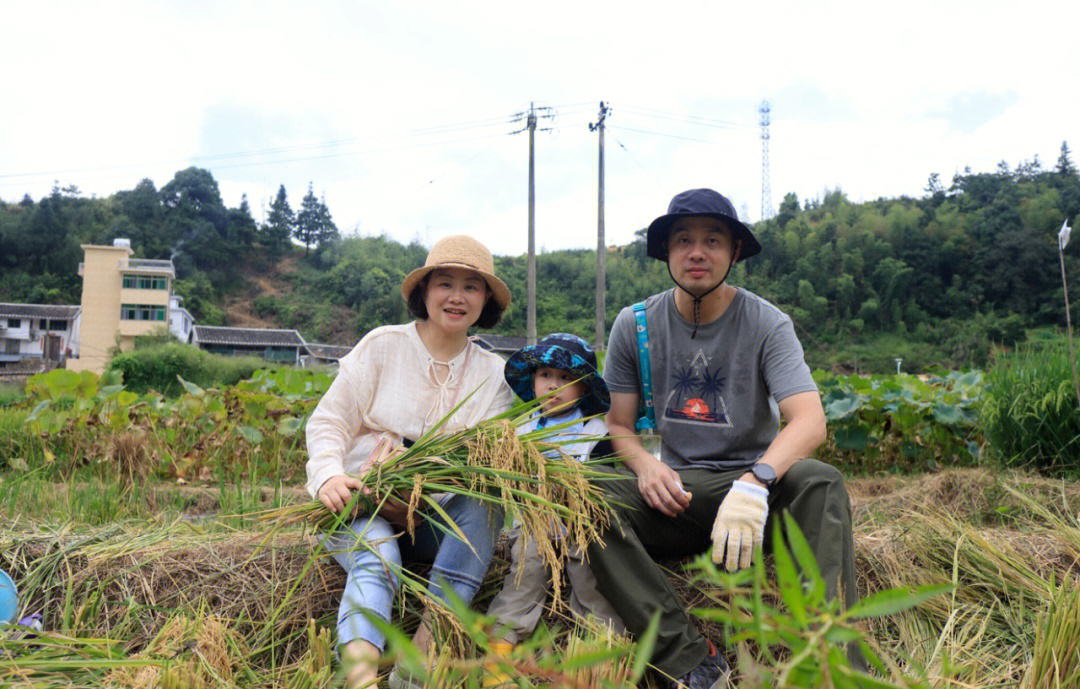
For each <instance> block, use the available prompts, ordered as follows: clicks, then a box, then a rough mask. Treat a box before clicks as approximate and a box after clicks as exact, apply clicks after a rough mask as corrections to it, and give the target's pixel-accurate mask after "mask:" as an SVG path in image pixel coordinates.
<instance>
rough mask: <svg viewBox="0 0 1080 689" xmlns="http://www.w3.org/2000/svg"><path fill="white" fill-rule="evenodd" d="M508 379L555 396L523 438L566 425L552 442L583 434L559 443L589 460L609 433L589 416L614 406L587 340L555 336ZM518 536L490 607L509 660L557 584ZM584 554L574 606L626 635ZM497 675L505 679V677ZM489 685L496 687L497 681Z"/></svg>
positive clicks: (512, 364)
mask: <svg viewBox="0 0 1080 689" xmlns="http://www.w3.org/2000/svg"><path fill="white" fill-rule="evenodd" d="M504 376H505V377H506V382H507V383H509V385H510V387H511V389H513V391H514V393H515V394H517V396H518V397H520V398H521V399H522V400H525V401H528V400H531V399H536V398H538V397H543V396H545V395H548V394H551V397H550V398H548V400H547V401H546V402H544V404H543V406H542V407H541V409H540V411H539V412H538V413H537V415H536V416H535V417H534V418H533V419H531V420H530V421H528V422H526V423H525V424H523V425H522V426H521V427H519V429H518V433H519V434H520V433H528V432H529V431H533V430H536V429H537V428H543V427H545V426H556V425H560V426H561V425H566V429H565V430H564V431H562V432H561V433H560V434H559V435H557V436H554V437H552V438H551V440H552V441H555V442H561V441H567V440H572V439H573V438H575V437H580V438H581V441H580V442H576V443H566V444H563V445H561V446H560V447H561V449H562V451H563V452H564V453H565V454H566V455H568V456H570V457H573V458H574V459H576V460H577V461H579V462H583V461H585V460H586V459H588V458H589V454H590V452H592V450H593V448H594V446H595V445H596V444H597V441H598V440H600V438H601V437H602V436H604V435H605V434H607V425H606V424H605V423H604V419H603V418H601V417H597V418H591V419H590V418H588V417H590V416H594V415H596V414H603V413H604V412H606V411H607V410H608V409H609V408H610V407H611V398H610V395H609V394H608V389H607V385H606V384H605V383H604V379H603V378H601V377H600V374H599V373H598V372H597V370H596V354H595V353H594V352H593V350H592V347H590V346H589V344H588V343H587V342H585V340H583V339H581V338H580V337H577V336H575V335H569V334H566V333H557V334H554V335H548V336H547V337H545V338H543V339H541V340H540V341H539V342H538V343H536V344H535V345H532V346H529V347H525V348H523V349H520V350H518V351H517V352H514V354H513V355H511V357H510V359H509V360H507V362H506V368H505V369H504ZM560 388H561V389H560ZM556 391H557V392H556ZM552 393H553V394H552ZM519 536H520V533H519V531H518V529H517V528H515V529H514V530H513V531H512V532H511V537H512V538H513V539H514V543H513V545H512V547H511V551H510V552H511V556H512V562H511V565H510V571H509V572H508V573H507V575H506V579H505V580H504V581H503V585H502V590H501V591H499V594H498V595H497V596H495V598H494V600H492V602H491V607H490V608H488V615H491V616H493V617H495V624H496V629H497V630H498V631H497V633H498V634H499V635H500V636H501V639H502V640H501V641H496V642H495V643H494V644H492V648H493V649H494V650H495V652H496V653H499V654H503V655H505V654H508V653H509V651H510V650H511V649H512V648H513V646H514V645H515V644H516V643H517V642H518V641H520V640H521V639H523V638H527V637H528V636H529V635H531V634H532V632H533V630H534V629H536V624H537V622H539V620H540V614H541V612H543V608H544V599H545V598H546V597H547V592H548V589H549V588H550V587H551V582H550V578H551V577H550V573H549V572H548V571H547V568H546V567H545V566H544V564H543V562H542V561H541V559H540V555H539V554H538V553H537V548H536V543H532V542H531V543H529V544H528V545H527V546H525V545H523V544H522V541H521V539H520V538H519ZM581 555H582V554H581V553H580V552H575V553H572V554H570V557H569V560H568V562H567V564H566V572H567V575H568V576H569V578H570V584H571V587H572V591H571V595H570V608H571V609H572V610H573V611H574V612H575V613H578V614H580V615H585V614H592V615H593V616H594V617H596V618H597V619H599V620H600V621H601V622H603V623H606V624H610V625H612V627H613V629H614V630H615V631H617V632H622V631H623V623H622V620H621V619H620V618H619V616H618V614H617V613H616V612H615V610H614V609H613V608H612V607H611V605H610V604H609V603H608V602H607V600H606V599H605V598H604V597H603V596H602V595H600V593H599V591H597V589H596V579H595V577H593V573H592V570H591V569H589V565H588V563H587V562H584V561H583V559H582V557H581ZM496 678H497V681H499V682H501V681H503V680H504V679H505V678H503V677H501V676H496ZM485 685H486V686H492V684H490V683H485Z"/></svg>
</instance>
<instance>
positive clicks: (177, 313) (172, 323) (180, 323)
mask: <svg viewBox="0 0 1080 689" xmlns="http://www.w3.org/2000/svg"><path fill="white" fill-rule="evenodd" d="M183 300H184V298H183V297H181V296H180V295H179V294H170V295H169V332H171V333H172V334H173V335H175V336H176V337H177V339H179V340H180V341H181V342H189V341H190V340H191V329H192V328H193V327H195V319H194V318H193V317H192V315H191V313H189V312H188V310H187V309H185V308H184V307H183V306H180V302H182V301H183Z"/></svg>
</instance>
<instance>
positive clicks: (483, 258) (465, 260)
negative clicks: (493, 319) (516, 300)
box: [401, 234, 510, 309]
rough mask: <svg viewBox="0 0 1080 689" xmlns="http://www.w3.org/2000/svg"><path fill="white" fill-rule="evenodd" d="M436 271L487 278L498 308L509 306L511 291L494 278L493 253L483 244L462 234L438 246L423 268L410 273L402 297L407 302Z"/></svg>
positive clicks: (433, 249)
mask: <svg viewBox="0 0 1080 689" xmlns="http://www.w3.org/2000/svg"><path fill="white" fill-rule="evenodd" d="M437 268H466V269H468V270H473V271H476V272H477V273H479V274H480V275H481V277H483V278H484V282H486V283H487V286H488V289H490V290H491V292H492V294H493V295H494V299H495V303H496V304H498V305H499V306H500V307H501V308H504V309H505V308H506V307H507V305H508V304H509V303H510V289H509V288H508V287H507V286H506V283H505V282H503V281H502V280H500V279H499V278H497V277H495V262H494V261H493V260H492V258H491V252H490V251H488V249H487V247H486V246H484V245H483V244H481V243H480V242H478V241H476V240H475V239H473V238H472V237H469V236H467V235H463V234H456V235H451V236H449V237H443V238H442V239H440V240H439V241H437V242H435V246H433V247H431V251H429V252H428V255H427V261H425V262H424V267H423V268H417V269H416V270H414V271H413V272H411V273H409V274H408V275H406V276H405V279H404V280H403V281H402V282H401V296H403V297H405V300H406V301H408V300H409V295H410V294H412V291H413V290H414V289H416V286H417V285H419V284H420V281H421V280H423V279H424V276H425V275H427V274H428V273H430V272H431V271H433V270H435V269H437Z"/></svg>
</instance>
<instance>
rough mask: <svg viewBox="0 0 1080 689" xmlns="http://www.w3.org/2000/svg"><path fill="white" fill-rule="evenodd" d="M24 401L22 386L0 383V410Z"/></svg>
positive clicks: (24, 395) (24, 392) (24, 394)
mask: <svg viewBox="0 0 1080 689" xmlns="http://www.w3.org/2000/svg"><path fill="white" fill-rule="evenodd" d="M24 399H26V391H25V390H23V386H21V385H16V384H14V383H0V408H2V407H10V406H12V405H15V404H18V403H19V402H22V401H23V400H24Z"/></svg>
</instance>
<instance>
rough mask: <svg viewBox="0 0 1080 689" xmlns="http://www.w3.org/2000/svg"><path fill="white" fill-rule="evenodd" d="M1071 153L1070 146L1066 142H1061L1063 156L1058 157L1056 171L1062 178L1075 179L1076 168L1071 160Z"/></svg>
mask: <svg viewBox="0 0 1080 689" xmlns="http://www.w3.org/2000/svg"><path fill="white" fill-rule="evenodd" d="M1070 156H1071V153H1070V151H1069V144H1068V143H1067V142H1065V141H1062V142H1061V155H1059V156H1058V159H1057V166H1056V167H1055V170H1056V171H1057V173H1058V174H1059V175H1061V176H1062V177H1075V176H1076V167H1075V166H1074V165H1073V162H1072V159H1071V157H1070Z"/></svg>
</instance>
